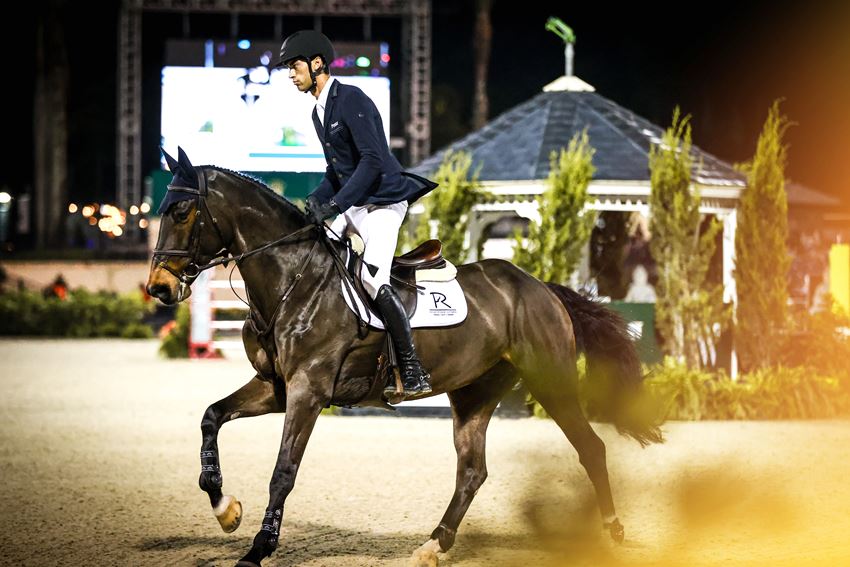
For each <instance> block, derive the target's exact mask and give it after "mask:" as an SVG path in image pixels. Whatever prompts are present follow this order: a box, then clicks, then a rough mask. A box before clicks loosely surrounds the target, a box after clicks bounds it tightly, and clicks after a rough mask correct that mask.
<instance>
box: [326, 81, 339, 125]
mask: <svg viewBox="0 0 850 567" xmlns="http://www.w3.org/2000/svg"><path fill="white" fill-rule="evenodd" d="M328 88H329V91H328V98H327V100H326V101H325V116H324V119H325V137H327V136H328V134H329V133H330V131H331V117H332V116H333V112H332V110H333V107H334V103H335V102H336V95H337V94H338V92H339V79H336V78H335V79H334V80H333V82H332V83H331V85H330V87H328Z"/></svg>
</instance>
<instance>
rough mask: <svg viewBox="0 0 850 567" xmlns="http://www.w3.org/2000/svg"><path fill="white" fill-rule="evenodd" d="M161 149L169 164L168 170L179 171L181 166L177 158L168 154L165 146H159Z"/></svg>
mask: <svg viewBox="0 0 850 567" xmlns="http://www.w3.org/2000/svg"><path fill="white" fill-rule="evenodd" d="M159 151H160V152H161V153H162V157H164V158H165V163H166V164H168V171H170V172H171V173H177V168H178V167H180V164H179V163H177V160H176V159H174V158H173V157H171V156H170V155H168V152H166V151H165V148H163V147H162V146H160V147H159Z"/></svg>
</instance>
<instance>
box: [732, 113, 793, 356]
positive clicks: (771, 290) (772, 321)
mask: <svg viewBox="0 0 850 567" xmlns="http://www.w3.org/2000/svg"><path fill="white" fill-rule="evenodd" d="M788 125H789V123H788V120H787V119H786V118H785V117H784V116H783V115H782V114H781V113H780V110H779V101H776V102H774V103H773V106H771V107H770V109H769V111H768V114H767V120H766V121H765V123H764V127H763V128H762V132H761V135H760V136H759V139H758V143H757V145H756V153H755V156H754V157H753V160H752V161H751V162H750V163H748V164H746V165H745V166H744V171H745V172H746V174H747V187H746V189H745V190H744V192H743V194H742V195H741V201H740V204H739V205H738V228H737V231H736V234H735V256H736V259H735V286H736V289H737V295H738V302H737V308H736V316H735V319H736V334H735V347H736V350H737V353H738V355H739V357H740V360H741V366H742V368H743V369H747V370H749V369H755V368H761V367H764V366H771V365H774V364H776V363H777V362H778V360H779V355H780V352H781V348H782V342H783V335H784V332H785V330H786V329H787V325H788V288H787V277H788V268H789V266H790V263H791V259H790V256H789V254H788V249H787V246H786V241H787V238H788V199H787V195H786V193H785V163H786V158H787V148H786V146H785V145H784V144H783V141H782V139H783V136H784V135H785V131H786V130H787V128H788Z"/></svg>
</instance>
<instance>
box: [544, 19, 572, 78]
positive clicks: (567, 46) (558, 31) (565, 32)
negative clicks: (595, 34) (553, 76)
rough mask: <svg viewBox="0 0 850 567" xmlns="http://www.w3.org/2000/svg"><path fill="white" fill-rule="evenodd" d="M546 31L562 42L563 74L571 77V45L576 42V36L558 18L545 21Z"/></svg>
mask: <svg viewBox="0 0 850 567" xmlns="http://www.w3.org/2000/svg"><path fill="white" fill-rule="evenodd" d="M546 31H550V32H553V33H554V34H555V35H557V36H558V37H560V38H561V39H562V40H564V59H565V60H566V62H565V73H564V75H565V76H567V77H572V76H573V44H574V43H575V42H576V35H575V34H574V33H573V30H572V29H571V28H570V27H569V26H568V25H567V24H565V23H564V22H563V21H561V19H560V18H556V17H554V16H552V17H550V18H549V19H548V20H546Z"/></svg>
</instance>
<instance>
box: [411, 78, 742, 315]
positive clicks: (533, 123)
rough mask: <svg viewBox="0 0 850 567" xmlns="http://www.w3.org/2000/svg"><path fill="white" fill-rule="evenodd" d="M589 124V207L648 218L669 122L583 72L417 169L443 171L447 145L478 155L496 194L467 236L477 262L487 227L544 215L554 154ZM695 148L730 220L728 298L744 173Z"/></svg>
mask: <svg viewBox="0 0 850 567" xmlns="http://www.w3.org/2000/svg"><path fill="white" fill-rule="evenodd" d="M585 128H586V129H587V132H588V137H589V139H590V145H591V146H592V147H593V148H594V149H595V150H596V153H595V155H594V158H593V164H594V166H595V168H596V172H595V174H594V176H593V179H592V181H591V183H590V185H589V187H588V192H589V193H590V196H591V198H592V202H591V203H590V205H589V207H590V208H591V209H595V210H597V211H622V212H640V213H642V214H643V215H644V216H647V217H648V215H649V203H648V199H649V192H650V172H649V152H650V148H651V146H652V144H659V143H660V142H661V138H662V136H663V133H664V129H663V128H661V127H660V126H656V125H655V124H652V123H651V122H649V121H647V120H645V119H643V118H641V117H640V116H637V115H636V114H635V113H633V112H631V111H630V110H628V109H626V108H623V107H622V106H620V105H618V104H617V103H615V102H613V101H611V100H609V99H607V98H605V97H603V96H601V95H600V94H598V93H596V92H595V89H594V88H593V87H592V86H591V85H589V84H587V83H586V82H584V81H582V80H581V79H579V78H578V77H576V76H562V77H560V78H559V79H557V80H556V81H554V82H552V83H550V84H548V85H546V86H545V87H544V88H543V92H541V93H540V94H538V95H537V96H535V97H534V98H532V99H530V100H528V101H526V102H524V103H522V104H520V105H519V106H516V107H514V108H512V109H511V110H508V111H507V112H505V113H504V114H502V115H500V116H499V117H497V118H495V119H494V120H492V121H491V122H489V123H488V124H486V125H485V126H484V127H483V128H481V129H480V130H477V131H475V132H473V133H471V134H469V135H468V136H466V137H464V138H462V139H460V140H458V141H457V142H455V143H453V144H451V145H449V146H448V147H446V148H443V149H442V150H440V151H439V152H437V153H435V154H434V155H432V156H431V157H429V158H428V159H426V160H424V161H422V162H421V163H420V164H418V165H417V166H416V167H415V168H414V169H413V171H414V172H417V173H420V174H423V175H425V174H428V173H432V172H434V171H436V170H437V168H438V167H439V165H440V163H441V161H442V160H443V157H444V155H445V153H446V152H448V151H465V152H468V153H469V154H471V156H472V160H473V166H472V167H473V170H474V169H476V168H480V169H479V170H478V171H479V180H480V181H481V182H482V185H483V186H484V188H486V189H487V190H488V191H489V192H490V193H491V194H492V195H493V196H494V199H493V200H491V201H490V202H486V203H480V204H478V205H476V206H475V207H474V208H473V211H472V216H471V219H470V223H469V235H468V237H469V243H470V252H471V254H472V256H471V257H470V261H474V260H476V259H478V249H479V244H480V241H481V238H482V234H483V233H484V230H485V228H486V227H488V226H490V225H492V224H493V223H495V222H498V221H500V220H503V219H505V218H506V217H513V218H516V217H523V218H526V219H529V220H531V221H537V222H539V220H540V216H539V213H538V203H537V196H538V195H540V194H541V193H543V191H544V189H545V184H546V179H547V176H548V175H549V165H550V162H549V156H550V154H551V153H552V152H553V151H558V150H560V149H561V148H563V147H566V146H567V144H568V143H569V141H570V139H571V138H572V137H573V135H575V134H576V133H580V132H581V131H582V130H584V129H585ZM692 152H693V157H694V171H693V174H692V181H693V183H694V186H695V187H696V188H698V189H699V191H700V197H701V203H700V212H702V213H703V214H708V215H714V216H716V217H717V218H718V219H719V220H720V221H721V222H722V223H723V243H722V254H723V286H724V300H725V301H734V298H735V291H734V287H735V284H734V278H733V276H732V270H733V266H734V250H735V227H736V206H737V203H738V199H739V197H740V195H741V191H742V190H743V189H744V186H745V184H746V182H745V178H744V176H743V175H742V174H741V173H739V172H738V171H736V170H735V169H734V168H733V167H732V166H731V165H729V164H727V163H725V162H723V161H721V160H720V159H718V158H716V157H714V156H713V155H711V154H709V153H707V152H705V151H703V150H701V149H700V148H698V147H697V146H695V145H694V146H692ZM412 212H413V213H415V212H416V211H415V209H414V210H413V211H412ZM582 275H585V276H586V275H587V273H586V272H585V274H582Z"/></svg>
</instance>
